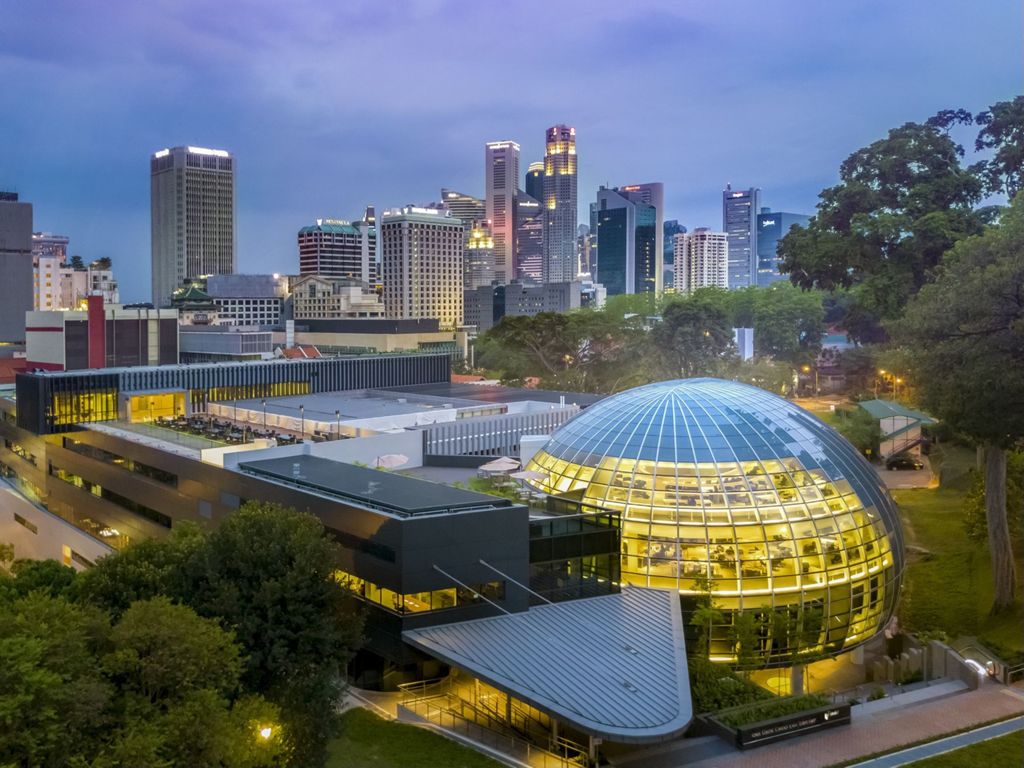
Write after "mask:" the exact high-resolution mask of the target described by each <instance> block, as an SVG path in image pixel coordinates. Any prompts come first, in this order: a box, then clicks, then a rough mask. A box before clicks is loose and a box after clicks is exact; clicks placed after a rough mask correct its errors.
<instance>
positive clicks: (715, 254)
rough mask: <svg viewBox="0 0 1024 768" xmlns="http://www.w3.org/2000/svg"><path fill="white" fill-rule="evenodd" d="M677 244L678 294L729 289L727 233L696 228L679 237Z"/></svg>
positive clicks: (676, 238) (676, 272) (676, 277)
mask: <svg viewBox="0 0 1024 768" xmlns="http://www.w3.org/2000/svg"><path fill="white" fill-rule="evenodd" d="M674 243H675V257H674V261H675V272H674V276H675V289H676V293H690V292H691V291H695V290H697V289H698V288H711V287H714V288H728V287H729V238H728V236H727V235H726V234H725V232H712V231H711V230H710V229H708V228H706V227H697V229H695V230H693V232H680V233H678V234H677V235H676V236H675V238H674Z"/></svg>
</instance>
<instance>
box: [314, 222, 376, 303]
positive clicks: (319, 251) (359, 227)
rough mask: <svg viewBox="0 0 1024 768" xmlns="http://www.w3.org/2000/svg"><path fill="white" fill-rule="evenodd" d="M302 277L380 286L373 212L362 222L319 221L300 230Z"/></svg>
mask: <svg viewBox="0 0 1024 768" xmlns="http://www.w3.org/2000/svg"><path fill="white" fill-rule="evenodd" d="M298 240H299V274H300V275H324V276H326V277H337V278H346V279H348V280H358V281H359V282H362V283H366V284H367V285H369V286H376V285H378V284H379V283H380V264H379V263H378V261H377V228H376V226H375V222H374V214H373V208H367V209H366V211H365V212H364V214H363V218H362V219H360V220H359V221H344V220H341V219H317V220H316V223H315V224H313V225H311V226H308V227H303V228H302V229H300V230H299V235H298Z"/></svg>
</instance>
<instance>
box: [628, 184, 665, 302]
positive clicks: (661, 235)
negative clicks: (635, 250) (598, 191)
mask: <svg viewBox="0 0 1024 768" xmlns="http://www.w3.org/2000/svg"><path fill="white" fill-rule="evenodd" d="M620 189H621V190H622V191H623V192H628V193H629V194H630V195H632V196H633V197H634V198H638V199H639V200H640V201H641V202H643V203H644V204H646V205H649V206H651V207H653V208H654V216H655V222H654V259H655V262H656V264H655V267H654V270H655V275H656V277H655V291H657V292H658V293H661V291H662V289H663V288H664V282H663V273H664V271H665V185H664V184H662V183H661V182H660V181H655V182H650V183H648V184H626V185H625V186H623V187H620ZM644 236H645V237H646V236H647V233H646V232H644Z"/></svg>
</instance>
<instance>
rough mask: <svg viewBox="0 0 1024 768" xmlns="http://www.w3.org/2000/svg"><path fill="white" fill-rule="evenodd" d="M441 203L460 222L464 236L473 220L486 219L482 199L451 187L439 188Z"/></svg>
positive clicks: (468, 231) (467, 233)
mask: <svg viewBox="0 0 1024 768" xmlns="http://www.w3.org/2000/svg"><path fill="white" fill-rule="evenodd" d="M441 203H442V204H443V205H444V207H445V208H447V209H448V210H449V211H451V213H452V216H454V217H455V218H456V219H459V220H460V221H461V222H462V226H463V227H465V230H466V236H467V237H468V236H469V233H470V232H471V231H472V227H473V222H475V221H484V220H486V219H487V207H486V205H485V203H484V201H483V200H481V199H480V198H478V197H473V196H472V195H467V194H465V193H464V192H456V191H455V190H453V189H444V188H442V189H441Z"/></svg>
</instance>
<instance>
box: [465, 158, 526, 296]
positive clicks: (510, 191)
mask: <svg viewBox="0 0 1024 768" xmlns="http://www.w3.org/2000/svg"><path fill="white" fill-rule="evenodd" d="M484 168H485V171H486V187H485V190H486V195H485V196H486V216H487V220H488V221H489V222H490V225H491V236H492V237H493V238H494V279H495V280H497V281H498V282H499V283H507V282H508V281H509V280H511V279H512V278H514V277H515V253H516V221H515V204H516V193H517V192H518V191H519V145H518V144H517V143H516V142H514V141H489V142H487V145H486V146H485V148H484ZM464 223H465V224H466V225H467V226H470V225H471V224H472V222H464Z"/></svg>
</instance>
